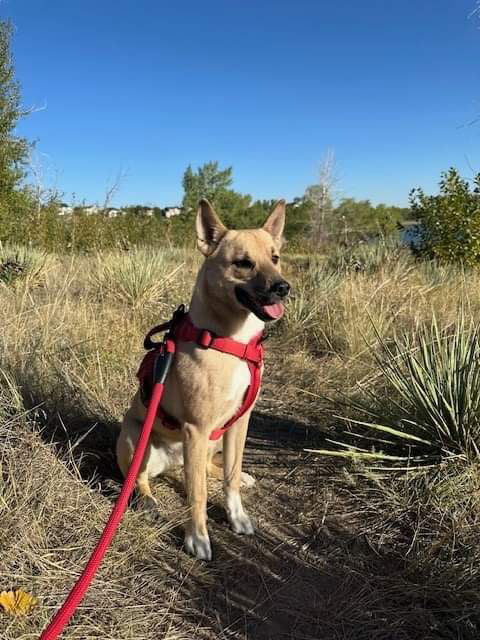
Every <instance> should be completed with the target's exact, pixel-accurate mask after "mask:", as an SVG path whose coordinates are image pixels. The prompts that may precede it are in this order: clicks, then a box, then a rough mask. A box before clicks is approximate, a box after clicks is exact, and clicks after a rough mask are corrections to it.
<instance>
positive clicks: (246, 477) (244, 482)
mask: <svg viewBox="0 0 480 640" xmlns="http://www.w3.org/2000/svg"><path fill="white" fill-rule="evenodd" d="M255 482H256V480H255V478H254V477H253V476H251V475H250V474H249V473H245V472H244V471H242V473H241V474H240V486H241V487H244V488H246V489H249V488H250V487H253V485H254V484H255Z"/></svg>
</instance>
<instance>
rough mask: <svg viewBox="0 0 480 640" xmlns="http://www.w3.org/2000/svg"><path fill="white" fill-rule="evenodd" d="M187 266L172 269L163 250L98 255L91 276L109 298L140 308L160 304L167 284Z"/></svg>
mask: <svg viewBox="0 0 480 640" xmlns="http://www.w3.org/2000/svg"><path fill="white" fill-rule="evenodd" d="M182 266H183V264H182V263H180V264H179V265H177V266H176V267H175V268H173V269H172V268H171V264H168V260H167V258H166V256H165V252H164V251H162V250H160V249H147V248H142V249H134V250H132V251H129V252H118V253H110V254H104V253H103V254H98V256H97V263H96V268H95V269H94V271H93V273H92V275H91V282H92V284H93V286H94V287H95V288H97V289H98V290H100V291H101V293H102V294H103V295H105V296H107V297H109V298H113V299H116V300H117V301H119V302H122V303H125V304H128V305H130V306H132V307H139V306H141V305H147V304H151V303H154V302H157V301H158V299H159V297H160V294H161V292H162V291H163V290H164V288H165V285H166V283H167V282H168V281H169V280H170V278H171V277H173V275H174V274H175V273H176V272H177V271H178V270H179V269H181V268H182Z"/></svg>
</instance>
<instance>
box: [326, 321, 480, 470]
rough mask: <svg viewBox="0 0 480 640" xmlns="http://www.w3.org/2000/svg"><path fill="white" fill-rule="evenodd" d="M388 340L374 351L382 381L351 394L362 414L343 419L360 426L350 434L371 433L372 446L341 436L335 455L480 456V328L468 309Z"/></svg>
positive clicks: (414, 459)
mask: <svg viewBox="0 0 480 640" xmlns="http://www.w3.org/2000/svg"><path fill="white" fill-rule="evenodd" d="M382 347H383V352H382V353H381V354H380V355H376V356H375V358H376V363H377V367H378V370H377V374H376V377H377V378H379V379H380V380H379V383H378V384H377V386H376V388H373V389H372V390H369V391H367V392H366V396H364V395H362V396H360V397H359V398H356V399H349V400H347V401H346V405H347V407H348V408H349V410H350V411H352V413H354V414H356V415H357V416H358V417H353V416H352V417H349V418H344V420H346V421H347V422H348V423H349V424H350V425H351V426H353V425H355V426H356V428H357V429H360V430H361V431H362V433H360V434H352V433H351V432H350V433H349V439H350V438H351V437H355V436H356V437H358V438H360V439H362V440H363V441H364V442H365V440H366V441H367V442H369V443H370V447H371V448H369V449H367V448H363V447H358V446H354V445H350V444H347V443H339V442H335V443H334V444H335V445H340V447H341V450H340V451H337V452H333V453H334V455H344V456H350V457H354V458H359V459H365V460H372V459H373V460H375V461H379V460H380V461H382V460H383V461H388V462H389V463H392V462H393V463H403V464H424V463H427V462H428V463H430V464H435V463H437V462H440V461H442V460H444V459H451V458H461V459H464V460H471V461H478V459H479V455H480V449H479V447H480V327H479V326H478V325H474V324H473V323H467V322H466V321H465V319H464V317H463V315H462V317H461V318H460V320H459V321H458V323H457V324H456V325H454V326H452V327H450V328H449V330H448V331H444V332H441V331H440V329H439V327H438V324H437V322H436V320H435V318H433V320H432V322H431V324H430V325H428V326H426V327H424V328H421V329H420V330H418V331H417V332H416V333H415V334H412V335H408V334H407V335H405V336H403V337H394V338H393V339H392V341H391V343H390V344H389V345H387V344H386V343H385V342H382ZM359 414H360V415H359ZM357 444H358V443H357ZM322 453H330V454H331V453H332V452H331V451H330V452H329V451H325V450H323V451H322Z"/></svg>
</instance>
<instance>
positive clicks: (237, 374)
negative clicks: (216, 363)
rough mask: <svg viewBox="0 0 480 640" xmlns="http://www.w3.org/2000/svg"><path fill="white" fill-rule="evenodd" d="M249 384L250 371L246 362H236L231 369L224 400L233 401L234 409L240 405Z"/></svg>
mask: <svg viewBox="0 0 480 640" xmlns="http://www.w3.org/2000/svg"><path fill="white" fill-rule="evenodd" d="M249 384H250V371H249V369H248V365H247V363H246V362H238V364H237V365H236V366H235V367H234V369H233V371H232V374H231V378H230V385H229V387H228V390H227V394H226V400H227V401H228V402H233V403H235V405H236V406H235V409H237V408H238V407H239V406H240V405H241V403H242V400H243V396H244V395H245V391H246V390H247V388H248V386H249Z"/></svg>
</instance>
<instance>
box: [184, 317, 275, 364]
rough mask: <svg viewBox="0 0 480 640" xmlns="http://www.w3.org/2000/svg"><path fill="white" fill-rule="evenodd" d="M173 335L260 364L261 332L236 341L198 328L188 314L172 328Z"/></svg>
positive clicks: (261, 351) (205, 347)
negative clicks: (241, 340) (242, 340)
mask: <svg viewBox="0 0 480 640" xmlns="http://www.w3.org/2000/svg"><path fill="white" fill-rule="evenodd" d="M174 335H175V338H176V339H177V340H181V341H183V342H195V344H198V345H199V346H200V347H203V348H204V349H215V350H216V351H221V352H222V353H228V354H230V355H232V356H236V357H237V358H240V360H247V361H248V362H253V363H255V364H257V365H258V364H260V363H261V362H262V360H263V347H261V344H260V343H261V339H262V336H261V334H260V335H258V336H255V337H254V338H253V340H250V342H247V343H246V344H245V343H243V342H238V341H237V340H233V339H232V338H222V337H218V336H216V335H215V334H214V333H212V332H211V331H208V330H207V329H198V328H197V327H196V326H195V325H194V324H193V323H192V321H191V320H190V317H189V316H188V315H186V316H185V318H184V320H183V321H182V322H181V324H179V325H178V327H177V328H176V329H174Z"/></svg>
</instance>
